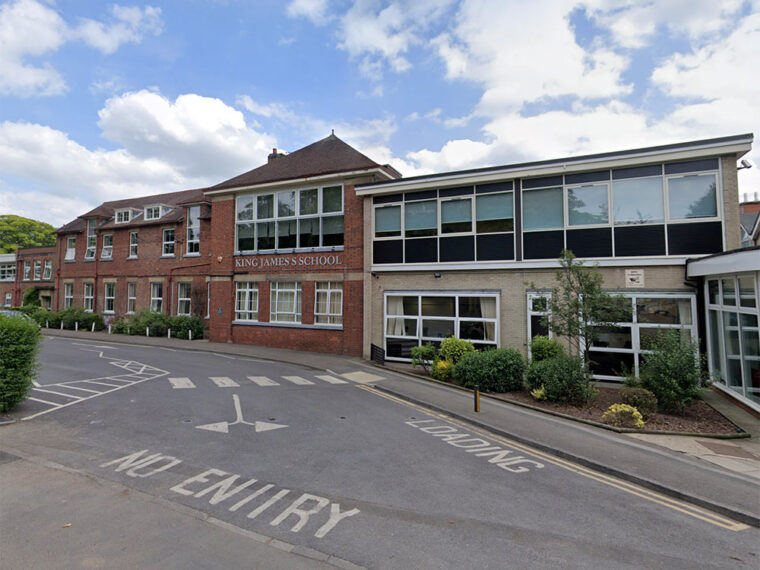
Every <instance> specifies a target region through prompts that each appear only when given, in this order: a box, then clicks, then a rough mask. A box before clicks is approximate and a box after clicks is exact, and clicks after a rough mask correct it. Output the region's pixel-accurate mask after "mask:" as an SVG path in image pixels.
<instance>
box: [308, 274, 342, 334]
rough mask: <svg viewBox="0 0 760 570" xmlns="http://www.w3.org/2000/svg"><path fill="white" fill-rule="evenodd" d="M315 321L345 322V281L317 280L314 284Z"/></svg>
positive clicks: (324, 323)
mask: <svg viewBox="0 0 760 570" xmlns="http://www.w3.org/2000/svg"><path fill="white" fill-rule="evenodd" d="M314 323H315V324H319V325H342V324H343V283H341V282H338V281H317V282H316V283H315V285H314Z"/></svg>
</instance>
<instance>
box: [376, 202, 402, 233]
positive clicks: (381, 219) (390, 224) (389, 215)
mask: <svg viewBox="0 0 760 570" xmlns="http://www.w3.org/2000/svg"><path fill="white" fill-rule="evenodd" d="M400 235H401V206H386V207H384V208H375V237H389V236H400Z"/></svg>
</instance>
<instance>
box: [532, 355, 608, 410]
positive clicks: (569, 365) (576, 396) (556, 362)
mask: <svg viewBox="0 0 760 570" xmlns="http://www.w3.org/2000/svg"><path fill="white" fill-rule="evenodd" d="M526 384H527V386H528V388H529V389H530V390H536V389H538V388H541V387H542V386H543V387H544V390H545V392H546V399H547V400H549V401H551V402H568V403H571V404H575V405H580V404H585V403H586V402H588V401H589V400H590V399H591V398H592V397H593V396H594V389H593V387H592V386H591V382H590V381H589V375H588V373H587V370H586V367H585V366H584V365H583V359H582V358H580V357H577V356H569V355H566V354H563V355H562V356H556V357H554V358H549V359H547V360H539V361H534V362H531V364H530V366H529V367H528V373H527V376H526Z"/></svg>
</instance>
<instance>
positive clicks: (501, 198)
mask: <svg viewBox="0 0 760 570" xmlns="http://www.w3.org/2000/svg"><path fill="white" fill-rule="evenodd" d="M475 205H476V209H477V214H476V219H477V231H478V233H481V234H482V233H491V232H511V231H512V230H513V229H514V220H513V218H514V213H513V209H512V193H511V192H510V193H508V194H487V195H485V196H478V197H477V198H476V199H475Z"/></svg>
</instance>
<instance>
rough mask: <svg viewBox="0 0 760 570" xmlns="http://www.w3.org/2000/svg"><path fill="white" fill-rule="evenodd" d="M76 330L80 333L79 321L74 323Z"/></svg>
mask: <svg viewBox="0 0 760 570" xmlns="http://www.w3.org/2000/svg"><path fill="white" fill-rule="evenodd" d="M74 330H75V331H76V332H79V321H76V322H75V323H74Z"/></svg>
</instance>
